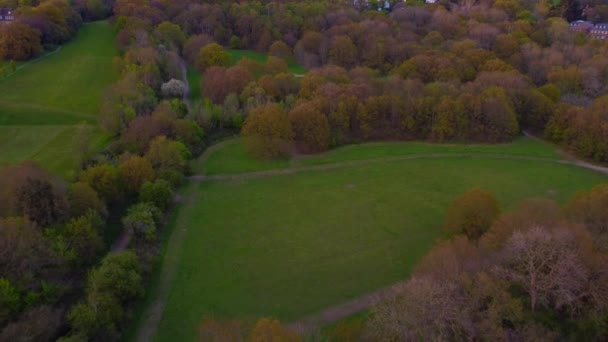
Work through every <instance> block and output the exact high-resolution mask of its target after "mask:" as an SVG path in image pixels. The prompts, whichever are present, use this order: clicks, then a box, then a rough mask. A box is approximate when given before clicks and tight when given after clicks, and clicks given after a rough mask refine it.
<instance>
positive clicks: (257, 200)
mask: <svg viewBox="0 0 608 342" xmlns="http://www.w3.org/2000/svg"><path fill="white" fill-rule="evenodd" d="M418 157H419V158H418ZM408 158H409V159H408ZM561 158H562V157H561V156H560V155H559V153H558V152H557V151H556V150H555V149H554V148H553V147H552V146H551V145H548V144H545V143H542V142H540V141H537V140H532V139H528V138H521V139H519V140H517V141H515V142H513V143H511V144H505V145H456V144H454V145H433V144H427V143H417V142H415V143H372V144H363V145H353V146H347V147H344V148H340V149H336V150H333V151H331V152H328V153H326V154H322V155H318V156H312V157H300V158H295V159H293V160H285V161H278V162H277V161H275V162H254V163H251V161H250V159H248V157H246V155H244V154H243V148H242V141H241V140H240V139H233V140H228V141H226V142H224V143H221V144H220V145H218V146H216V147H215V148H211V149H210V150H209V151H208V152H207V153H206V154H205V155H204V156H203V157H201V161H200V162H199V164H198V165H196V167H195V168H197V169H198V170H201V171H203V172H206V173H208V174H214V175H216V176H217V175H222V174H227V173H228V174H240V173H243V172H250V171H256V170H257V171H260V170H277V169H281V168H290V169H293V170H295V171H297V170H298V169H299V171H298V172H293V173H290V174H282V175H277V174H273V173H268V174H264V173H261V174H257V175H256V176H254V177H247V176H246V174H243V177H238V176H237V177H233V178H231V179H219V178H218V179H216V180H211V179H210V180H204V181H201V182H191V184H190V185H189V186H188V187H187V188H186V189H185V190H184V192H183V204H182V205H180V206H179V208H178V209H177V213H176V214H175V216H174V218H173V220H172V223H171V228H170V230H171V231H172V232H173V235H176V234H178V235H181V236H182V238H181V240H179V241H178V243H175V241H176V240H175V239H174V238H173V236H172V238H171V241H172V242H169V245H168V249H167V251H166V255H167V256H166V260H165V262H164V265H163V269H162V270H161V272H160V273H161V274H160V277H161V278H164V279H165V281H168V280H167V279H168V278H167V274H169V275H170V276H169V278H171V279H169V280H170V281H168V284H169V285H168V286H167V287H166V288H163V286H158V287H157V288H156V290H155V291H154V292H153V293H151V294H150V296H151V297H150V298H151V299H154V298H155V296H159V295H162V294H161V293H160V292H162V291H166V293H165V295H166V297H167V302H166V307H165V311H164V315H163V316H162V320H161V322H160V325H159V326H158V330H157V335H156V340H158V341H191V340H193V339H194V338H195V336H196V327H197V325H198V324H199V323H200V321H201V320H202V319H203V317H205V315H214V316H216V317H220V318H221V317H230V318H241V319H251V318H255V317H259V316H275V317H278V318H280V319H281V320H282V321H284V322H291V321H294V320H297V319H299V318H301V317H303V316H306V315H308V314H313V313H315V312H318V311H320V310H322V309H323V308H325V307H328V306H331V305H335V304H339V303H342V302H345V301H347V300H350V299H352V298H356V297H359V296H361V295H363V294H365V293H368V292H372V291H374V290H377V289H379V288H383V287H386V286H389V285H391V284H394V283H396V282H399V281H401V280H404V279H405V278H407V276H408V274H410V272H411V271H412V270H413V268H414V267H415V265H416V263H417V262H418V261H419V260H420V258H421V257H422V256H423V255H424V254H425V253H426V252H427V251H428V250H429V249H430V248H431V247H432V246H433V245H434V244H435V243H436V241H437V240H438V239H440V238H441V236H442V234H441V230H440V227H441V224H442V221H443V218H444V215H445V213H446V210H447V208H448V206H449V204H450V203H451V201H452V200H453V199H454V198H455V197H456V196H458V195H459V194H461V193H463V192H464V191H466V190H467V189H470V188H472V187H480V188H483V189H485V190H488V191H490V192H492V193H493V194H494V195H495V196H496V198H497V199H498V200H499V202H500V204H501V206H502V208H503V210H508V209H510V208H512V206H513V205H514V204H515V203H517V202H518V201H520V200H522V199H525V198H530V197H545V198H552V199H555V200H557V201H559V202H564V201H566V200H567V199H569V198H570V197H571V196H572V195H573V194H574V193H576V192H577V191H579V190H582V189H589V188H591V187H592V186H593V185H595V184H598V183H602V182H605V181H606V180H607V178H606V176H605V175H602V174H599V173H595V172H592V171H589V170H586V169H581V168H577V167H575V166H571V165H562V164H559V163H556V161H558V160H560V159H561ZM365 161H373V162H369V163H366V162H365ZM336 165H341V167H339V168H333V167H332V166H336ZM310 166H327V168H323V167H319V168H317V169H310ZM172 274H173V275H172Z"/></svg>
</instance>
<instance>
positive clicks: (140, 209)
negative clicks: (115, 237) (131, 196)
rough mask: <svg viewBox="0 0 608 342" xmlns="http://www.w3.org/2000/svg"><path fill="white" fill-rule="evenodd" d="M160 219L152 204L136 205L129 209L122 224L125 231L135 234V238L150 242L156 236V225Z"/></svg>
mask: <svg viewBox="0 0 608 342" xmlns="http://www.w3.org/2000/svg"><path fill="white" fill-rule="evenodd" d="M160 217H161V213H160V211H159V210H158V208H157V207H155V206H154V204H152V203H138V204H135V205H133V206H132V207H130V208H129V210H128V211H127V216H125V217H123V219H122V224H123V226H124V228H125V229H127V230H130V231H132V232H133V233H135V236H137V237H143V238H144V239H145V240H146V241H152V240H154V238H155V236H156V224H157V223H158V221H159V220H160Z"/></svg>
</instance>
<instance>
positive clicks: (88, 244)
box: [61, 215, 104, 266]
mask: <svg viewBox="0 0 608 342" xmlns="http://www.w3.org/2000/svg"><path fill="white" fill-rule="evenodd" d="M61 236H62V238H63V240H64V242H65V245H66V248H67V249H68V250H70V251H72V252H73V255H74V258H73V259H72V260H71V261H72V263H74V264H76V265H78V266H80V265H90V264H92V263H93V262H95V261H96V260H97V256H98V255H99V252H101V250H102V249H103V247H104V244H103V240H102V238H101V235H100V234H99V230H98V227H95V218H94V217H92V216H90V215H89V216H82V217H78V218H74V219H72V220H70V221H69V222H68V223H67V224H66V225H65V227H64V228H63V229H62V231H61Z"/></svg>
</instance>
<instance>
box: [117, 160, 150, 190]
mask: <svg viewBox="0 0 608 342" xmlns="http://www.w3.org/2000/svg"><path fill="white" fill-rule="evenodd" d="M120 173H121V174H122V178H123V180H124V183H125V186H126V188H127V189H128V191H129V192H130V193H138V192H139V189H140V188H141V186H142V185H143V184H144V183H146V182H149V181H152V180H154V177H155V172H154V169H153V168H152V164H151V163H150V162H149V161H148V160H147V159H146V158H143V157H140V156H137V155H131V156H128V157H126V158H125V159H124V160H123V162H122V163H120Z"/></svg>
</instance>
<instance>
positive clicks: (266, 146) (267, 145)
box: [242, 104, 293, 159]
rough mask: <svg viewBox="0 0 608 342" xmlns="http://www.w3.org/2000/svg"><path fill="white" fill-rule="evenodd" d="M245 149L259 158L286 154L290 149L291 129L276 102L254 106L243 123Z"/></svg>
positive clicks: (283, 112) (285, 115) (270, 157)
mask: <svg viewBox="0 0 608 342" xmlns="http://www.w3.org/2000/svg"><path fill="white" fill-rule="evenodd" d="M242 134H243V136H244V137H245V141H246V146H247V150H248V151H249V153H251V154H252V155H253V156H255V157H257V158H261V159H272V158H278V157H283V156H286V155H288V154H289V153H290V151H291V146H292V142H293V131H292V126H291V123H290V121H289V118H288V116H287V114H286V113H285V111H283V109H281V107H279V106H278V105H276V104H268V105H265V106H261V107H258V108H255V109H254V110H252V111H251V112H250V113H249V116H248V117H247V120H246V121H245V123H244V124H243V130H242Z"/></svg>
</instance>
